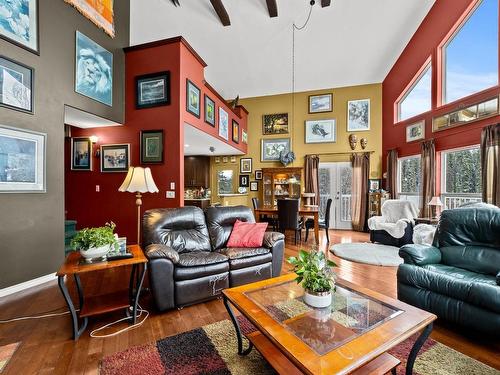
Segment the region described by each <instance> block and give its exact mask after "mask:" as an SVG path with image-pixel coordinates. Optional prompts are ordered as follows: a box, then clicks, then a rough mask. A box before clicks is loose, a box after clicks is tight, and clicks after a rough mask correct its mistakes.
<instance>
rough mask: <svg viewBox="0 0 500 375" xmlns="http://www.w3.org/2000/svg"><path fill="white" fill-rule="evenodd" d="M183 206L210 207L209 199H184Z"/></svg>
mask: <svg viewBox="0 0 500 375" xmlns="http://www.w3.org/2000/svg"><path fill="white" fill-rule="evenodd" d="M184 206H195V207H199V208H201V209H202V210H204V209H205V208H207V207H210V199H208V198H206V199H184Z"/></svg>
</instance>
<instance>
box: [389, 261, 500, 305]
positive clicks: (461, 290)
mask: <svg viewBox="0 0 500 375" xmlns="http://www.w3.org/2000/svg"><path fill="white" fill-rule="evenodd" d="M398 281H399V282H402V283H404V284H407V285H413V286H416V287H418V288H420V289H427V290H431V291H433V292H436V293H439V294H442V295H445V296H448V297H452V298H455V299H458V300H463V301H466V302H468V303H470V304H472V305H475V306H478V307H482V308H485V309H488V310H491V311H494V312H497V313H500V288H499V287H498V285H496V281H495V277H494V276H490V275H484V274H480V273H475V272H471V271H468V270H465V269H462V268H458V267H452V266H447V265H444V264H428V265H425V266H423V267H418V266H413V265H408V264H402V265H400V267H399V269H398Z"/></svg>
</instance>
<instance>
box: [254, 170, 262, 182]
mask: <svg viewBox="0 0 500 375" xmlns="http://www.w3.org/2000/svg"><path fill="white" fill-rule="evenodd" d="M255 179H256V180H262V170H260V169H257V170H256V171H255Z"/></svg>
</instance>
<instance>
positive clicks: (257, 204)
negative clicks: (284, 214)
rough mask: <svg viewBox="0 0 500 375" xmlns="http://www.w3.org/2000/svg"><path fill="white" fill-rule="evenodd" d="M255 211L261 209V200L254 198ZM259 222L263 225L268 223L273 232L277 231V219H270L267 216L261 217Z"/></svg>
mask: <svg viewBox="0 0 500 375" xmlns="http://www.w3.org/2000/svg"><path fill="white" fill-rule="evenodd" d="M252 205H253V209H254V210H256V209H257V208H259V207H260V202H259V198H252ZM259 221H260V222H261V223H268V224H269V225H270V226H271V227H272V228H273V230H276V219H275V218H274V217H269V216H267V215H260V218H259Z"/></svg>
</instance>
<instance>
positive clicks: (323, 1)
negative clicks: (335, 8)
mask: <svg viewBox="0 0 500 375" xmlns="http://www.w3.org/2000/svg"><path fill="white" fill-rule="evenodd" d="M331 2H332V1H331V0H321V7H322V8H324V7H329V6H330V3H331Z"/></svg>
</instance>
